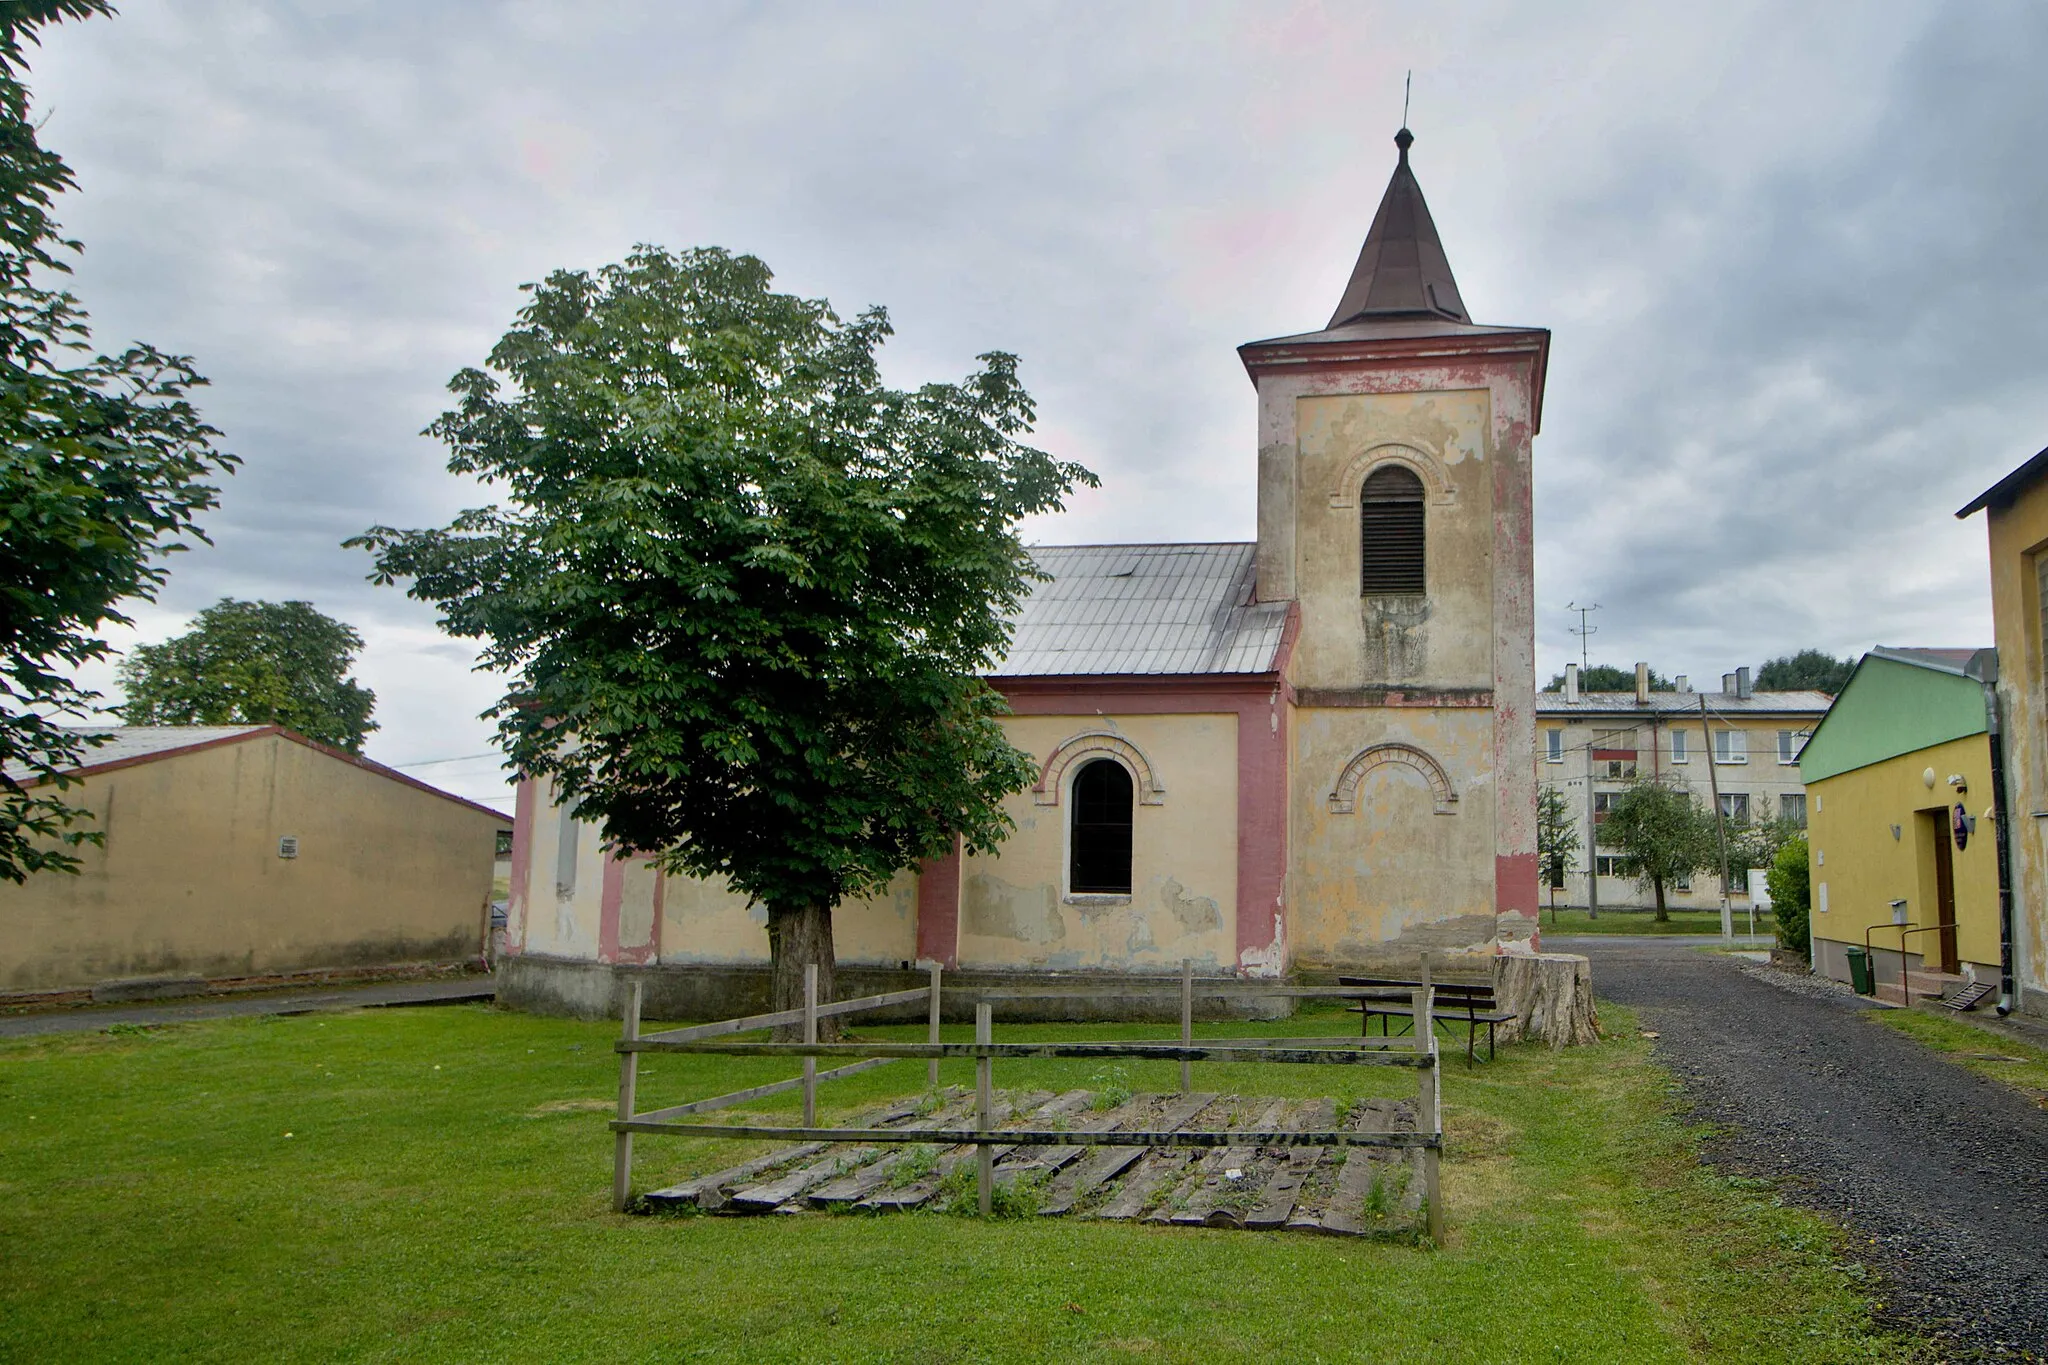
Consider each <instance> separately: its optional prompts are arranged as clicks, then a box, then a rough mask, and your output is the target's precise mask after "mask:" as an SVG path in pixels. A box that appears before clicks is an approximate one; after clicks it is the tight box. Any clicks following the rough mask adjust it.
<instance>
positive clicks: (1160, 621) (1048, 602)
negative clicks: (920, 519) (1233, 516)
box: [991, 541, 1290, 678]
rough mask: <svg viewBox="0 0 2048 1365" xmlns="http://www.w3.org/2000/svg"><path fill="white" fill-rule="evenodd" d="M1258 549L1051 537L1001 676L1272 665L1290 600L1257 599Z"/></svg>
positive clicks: (1037, 553)
mask: <svg viewBox="0 0 2048 1365" xmlns="http://www.w3.org/2000/svg"><path fill="white" fill-rule="evenodd" d="M1256 550H1257V547H1256V546H1255V545H1253V544H1251V543H1249V542H1240V541H1232V542H1224V543H1213V544H1196V545H1042V546H1036V547H1034V548H1033V549H1032V551H1031V557H1032V558H1033V559H1034V560H1036V561H1037V563H1038V567H1039V568H1040V569H1042V570H1044V571H1045V572H1046V573H1048V574H1050V575H1051V578H1050V580H1049V581H1047V582H1043V583H1039V584H1036V585H1034V587H1033V588H1032V591H1031V595H1030V596H1029V597H1028V598H1026V599H1025V601H1024V605H1023V607H1022V608H1021V609H1020V610H1019V611H1018V613H1017V617H1016V623H1015V634H1014V635H1013V636H1012V637H1011V641H1010V650H1009V653H1008V654H1007V655H1006V656H1005V657H1004V659H1003V661H1002V662H1001V663H1000V664H998V665H997V666H996V667H995V669H994V670H993V672H992V674H991V676H993V677H997V678H1018V677H1058V676H1073V675H1087V674H1112V675H1116V674H1120V675H1131V674H1191V673H1270V672H1272V671H1274V669H1276V668H1277V667H1278V666H1279V662H1278V661H1279V656H1280V646H1281V641H1282V640H1283V638H1284V637H1285V635H1286V631H1287V617H1288V611H1289V607H1290V604H1289V603H1286V602H1258V601H1254V600H1253V573H1254V569H1255V564H1256Z"/></svg>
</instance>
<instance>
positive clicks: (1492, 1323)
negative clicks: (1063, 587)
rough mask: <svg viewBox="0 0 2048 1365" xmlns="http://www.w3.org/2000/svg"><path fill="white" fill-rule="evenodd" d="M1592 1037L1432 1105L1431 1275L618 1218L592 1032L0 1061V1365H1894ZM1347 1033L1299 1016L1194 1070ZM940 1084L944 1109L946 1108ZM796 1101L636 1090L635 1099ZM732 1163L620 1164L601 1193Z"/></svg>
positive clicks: (390, 1022)
mask: <svg viewBox="0 0 2048 1365" xmlns="http://www.w3.org/2000/svg"><path fill="white" fill-rule="evenodd" d="M1602 1017H1603V1020H1604V1021H1605V1023H1606V1025H1607V1027H1608V1028H1609V1030H1610V1031H1611V1032H1612V1033H1613V1035H1614V1036H1613V1037H1611V1038H1610V1039H1609V1040H1608V1041H1606V1042H1603V1043H1601V1044H1600V1045H1598V1046H1596V1047H1590V1048H1580V1049H1573V1050H1569V1051H1566V1052H1562V1053H1557V1054H1552V1053H1549V1052H1547V1051H1543V1050H1541V1049H1540V1048H1529V1047H1521V1048H1508V1049H1503V1050H1502V1054H1501V1058H1500V1060H1499V1061H1498V1062H1496V1063H1493V1064H1491V1065H1481V1066H1479V1067H1477V1068H1474V1069H1470V1070H1468V1069H1466V1067H1465V1066H1464V1065H1463V1064H1462V1062H1461V1061H1458V1060H1455V1059H1453V1060H1452V1061H1451V1062H1450V1064H1449V1065H1448V1066H1447V1067H1446V1069H1445V1077H1444V1081H1445V1085H1444V1093H1445V1107H1446V1116H1447V1125H1448V1130H1449V1148H1448V1154H1447V1159H1446V1162H1445V1174H1444V1189H1445V1202H1446V1206H1447V1209H1448V1213H1449V1221H1450V1235H1449V1239H1448V1244H1447V1245H1446V1246H1445V1247H1443V1248H1441V1249H1436V1250H1432V1249H1430V1248H1427V1247H1421V1246H1416V1245H1409V1244H1401V1243H1395V1242H1364V1241H1354V1240H1349V1239H1337V1238H1318V1237H1313V1236H1302V1235H1289V1234H1254V1233H1241V1232H1227V1231H1210V1230H1206V1229H1159V1228H1152V1227H1131V1226H1126V1225H1121V1224H1111V1223H1088V1222H1070V1221H1067V1220H1064V1219H1038V1218H1020V1219H1013V1220H1007V1221H995V1222H990V1223H983V1222H981V1221H980V1220H978V1219H974V1218H966V1217H953V1216H945V1215H920V1214H907V1215H890V1216H881V1217H866V1216H858V1215H839V1216H832V1215H820V1216H817V1217H804V1218H758V1219H738V1218H713V1217H683V1218H630V1217H617V1216H614V1215H613V1214H612V1213H611V1212H610V1211H609V1208H608V1203H609V1186H610V1154H611V1146H612V1144H611V1140H610V1136H609V1134H608V1133H607V1131H606V1129H605V1126H604V1124H605V1119H606V1117H607V1114H606V1113H605V1112H604V1111H606V1110H608V1109H609V1108H610V1096H611V1095H612V1094H613V1093H614V1090H615V1087H616V1084H617V1069H616V1064H615V1059H614V1057H613V1054H612V1052H611V1049H610V1045H611V1041H612V1039H613V1037H614V1036H615V1032H616V1026H615V1025H598V1024H585V1023H576V1022H571V1021H564V1020H555V1019H540V1018H532V1017H528V1016H522V1015H516V1014H509V1013H503V1012H498V1011H493V1010H489V1009H485V1008H481V1007H475V1006H458V1007H451V1008H446V1009H436V1010H420V1011H397V1010H376V1011H365V1012H361V1013H356V1014H345V1015H327V1016H320V1017H298V1018H278V1019H244V1020H232V1021H222V1022H209V1023H205V1024H193V1025H183V1026H178V1027H173V1028H165V1029H158V1030H150V1031H146V1032H140V1031H131V1032H123V1033H119V1034H113V1035H109V1034H96V1035H86V1036H67V1037H59V1038H38V1039H32V1040H25V1041H22V1042H18V1043H9V1044H0V1246H4V1247H5V1248H6V1253H5V1254H4V1255H0V1358H5V1359H10V1360H13V1359H20V1360H76V1359H93V1360H131V1359H132V1360H150V1361H159V1360H187V1359H191V1360H203V1359H246V1358H249V1357H251V1356H252V1355H253V1356H261V1357H262V1358H264V1359H266V1360H320V1361H327V1360H337V1359H346V1360H406V1361H413V1360H464V1361H472V1360H510V1359H521V1360H524V1359H546V1360H565V1359H566V1360H581V1359H607V1360H611V1359H642V1358H648V1359H662V1360H687V1359H705V1360H733V1361H740V1360H744V1361H797V1360H833V1361H982V1360H991V1361H1001V1360H1061V1361H1107V1360H1236V1359H1243V1358H1249V1357H1254V1356H1257V1357H1266V1356H1271V1357H1273V1358H1277V1359H1283V1360H1288V1361H1304V1362H1306V1361H1316V1360H1328V1361H1338V1360H1343V1361H1353V1360H1363V1359H1370V1360H1375V1361H1410V1360H1413V1361H1432V1362H1441V1361H1453V1360H1455V1361H1461V1362H1464V1361H1472V1362H1485V1361H1559V1360H1569V1361H1627V1362H1654V1361H1688V1360H1743V1361H1760V1360H1786V1361H1792V1360H1797V1361H1817V1362H1825V1361H1851V1360H1897V1359H1915V1358H1917V1356H1916V1353H1915V1348H1913V1347H1912V1346H1911V1345H1910V1344H1908V1343H1905V1342H1902V1341H1900V1340H1898V1339H1896V1338H1887V1337H1883V1336H1880V1335H1877V1331H1878V1329H1877V1328H1875V1327H1874V1326H1873V1324H1872V1321H1871V1316H1870V1304H1869V1302H1868V1299H1867V1296H1866V1294H1865V1293H1864V1291H1863V1288H1862V1285H1861V1281H1860V1276H1859V1275H1858V1274H1857V1272H1856V1271H1855V1269H1854V1267H1852V1266H1847V1265H1845V1264H1843V1263H1842V1262H1840V1261H1839V1260H1838V1259H1837V1253H1838V1249H1839V1247H1840V1241H1839V1238H1838V1236H1837V1235H1836V1234H1835V1233H1834V1232H1833V1231H1832V1230H1831V1229H1830V1228H1829V1226H1828V1225H1826V1224H1824V1223H1823V1222H1821V1221H1820V1220H1818V1219H1816V1218H1814V1217H1812V1216H1810V1215H1808V1214H1805V1213H1802V1212H1799V1211H1796V1210H1792V1209H1788V1208H1785V1207H1782V1206H1780V1205H1779V1204H1778V1203H1777V1202H1776V1201H1775V1200H1774V1199H1772V1198H1771V1197H1770V1196H1769V1194H1768V1192H1767V1191H1764V1190H1761V1189H1758V1188H1756V1187H1753V1186H1751V1185H1746V1184H1744V1183H1741V1182H1735V1181H1729V1180H1725V1179H1721V1178H1719V1177H1717V1176H1715V1175H1713V1174H1712V1173H1710V1172H1709V1171H1708V1170H1706V1169H1705V1168H1703V1167H1701V1166H1700V1165H1699V1163H1698V1161H1697V1155H1696V1147H1695V1143H1694V1135H1693V1134H1692V1133H1690V1132H1689V1131H1687V1130H1686V1129H1684V1128H1682V1127H1681V1126H1680V1125H1679V1124H1678V1123H1677V1122H1676V1121H1674V1120H1673V1119H1672V1118H1671V1117H1670V1113H1671V1098H1672V1094H1671V1090H1670V1082H1669V1080H1668V1077H1667V1076H1666V1075H1665V1073H1663V1072H1662V1071H1660V1070H1658V1069H1657V1068H1656V1067H1655V1066H1654V1065H1652V1063H1651V1061H1650V1057H1649V1051H1648V1044H1647V1043H1645V1042H1644V1041H1643V1040H1642V1039H1641V1038H1640V1037H1639V1036H1638V1035H1637V1032H1636V1029H1635V1027H1634V1023H1633V1020H1632V1018H1631V1017H1630V1015H1629V1014H1628V1012H1627V1011H1625V1010H1622V1009H1620V1008H1618V1007H1616V1006H1612V1005H1608V1006H1605V1007H1604V1009H1603V1016H1602ZM1351 1027H1353V1025H1352V1024H1351V1023H1350V1017H1349V1016H1346V1015H1341V1014H1333V1013H1322V1014H1310V1015H1304V1016H1302V1017H1301V1018H1298V1019H1295V1020H1292V1021H1289V1022H1288V1023H1285V1024H1280V1025H1275V1024H1271V1023H1265V1024H1247V1025H1210V1026H1204V1027H1203V1029H1202V1032H1203V1033H1205V1034H1209V1035H1219V1034H1228V1033H1235V1034H1238V1035H1245V1034H1264V1035H1272V1034H1275V1033H1282V1032H1293V1033H1299V1034H1318V1033H1322V1034H1328V1033H1333V1032H1345V1031H1348V1029H1349V1028H1351ZM1169 1031H1170V1030H1169V1029H1168V1028H1162V1027H1158V1026H1153V1027H1150V1028H1133V1027H1118V1026H1106V1025H1105V1026H1071V1027H1060V1028H1053V1027H1045V1026H1017V1027H1014V1028H999V1029H998V1031H997V1036H998V1038H1002V1037H1005V1036H1008V1037H1010V1038H1021V1037H1041V1038H1042V1037H1047V1036H1065V1037H1087V1038H1103V1037H1115V1036H1123V1037H1132V1036H1142V1037H1155V1038H1157V1037H1162V1036H1165V1035H1166V1034H1167V1033H1168V1032H1169ZM897 1032H898V1031H894V1030H876V1031H875V1033H876V1034H878V1035H881V1034H890V1035H895V1034H897ZM914 1033H915V1031H906V1035H908V1036H914ZM949 1036H953V1037H965V1036H966V1033H965V1031H964V1030H953V1031H951V1032H950V1033H949ZM970 1065H971V1064H969V1063H964V1062H962V1063H948V1064H947V1066H946V1068H945V1073H944V1079H945V1080H946V1081H948V1082H949V1083H955V1084H967V1083H969V1082H970V1080H971V1073H970ZM1095 1069H1096V1068H1095V1067H1094V1065H1093V1064H1090V1063H1082V1062H1067V1063H1061V1062H1045V1063H1038V1062H1034V1063H1019V1064H1000V1065H999V1066H998V1068H997V1079H998V1083H999V1084H1001V1085H1004V1086H1015V1087H1024V1086H1031V1085H1044V1086H1068V1085H1085V1084H1087V1083H1088V1081H1089V1077H1090V1073H1091V1072H1092V1071H1094V1070H1095ZM793 1070H794V1067H793V1066H792V1064H791V1063H789V1062H788V1060H787V1059H782V1060H781V1061H780V1062H778V1061H777V1060H775V1059H764V1060H756V1059H733V1058H713V1057H701V1058H700V1057H676V1056H650V1057H648V1058H646V1059H644V1061H643V1067H642V1073H641V1094H642V1096H643V1098H644V1099H645V1100H646V1101H647V1102H648V1103H649V1104H650V1105H651V1104H658V1103H672V1102H676V1101H679V1100H681V1099H685V1098H691V1097H696V1096H703V1095H708V1094H712V1093H716V1092H719V1091H726V1090H732V1089H736V1088H739V1087H742V1086H746V1085H752V1084H758V1083H760V1082H762V1081H767V1080H773V1079H779V1078H780V1077H781V1076H783V1075H786V1074H790V1073H791V1072H792V1071H793ZM921 1072H922V1065H921V1064H918V1063H897V1064H895V1065H893V1066H887V1067H880V1068H877V1069H876V1070H874V1071H871V1072H867V1073H864V1074H862V1075H860V1076H858V1077H854V1078H851V1079H849V1080H847V1081H843V1082H839V1083H836V1084H835V1085H833V1086H831V1087H828V1088H827V1089H826V1090H825V1091H824V1092H823V1094H824V1095H825V1096H827V1097H829V1099H830V1100H831V1101H832V1102H833V1103H835V1104H837V1105H841V1106H844V1108H843V1109H842V1110H841V1111H840V1112H842V1113H843V1112H845V1110H847V1109H851V1108H855V1107H858V1106H861V1105H864V1104H867V1103H871V1102H873V1101H874V1100H876V1099H878V1098H880V1097H883V1096H885V1095H890V1094H896V1093H902V1092H903V1091H904V1090H906V1089H909V1088H914V1087H916V1086H918V1085H919V1084H920V1082H921V1081H922V1075H921ZM1176 1072H1177V1067H1175V1066H1174V1065H1173V1064H1171V1063H1165V1064H1153V1063H1139V1064H1135V1065H1132V1066H1130V1067H1129V1073H1130V1074H1129V1077H1128V1084H1130V1085H1131V1086H1132V1087H1133V1088H1135V1089H1170V1088H1172V1086H1173V1085H1174V1084H1175V1083H1176ZM1195 1075H1196V1083H1197V1085H1199V1086H1202V1087H1204V1088H1211V1089H1238V1090H1243V1091H1254V1090H1256V1091H1261V1092H1263V1093H1269V1094H1304V1095H1306V1094H1330V1095H1337V1096H1340V1097H1345V1096H1350V1095H1355V1094H1359V1093H1409V1092H1408V1091H1407V1087H1408V1086H1409V1085H1411V1084H1412V1078H1411V1077H1410V1076H1409V1075H1408V1074H1407V1073H1405V1072H1404V1073H1402V1074H1401V1075H1398V1076H1395V1075H1391V1074H1388V1073H1387V1072H1386V1071H1384V1070H1382V1069H1371V1070H1367V1069H1365V1068H1343V1067H1298V1066H1266V1067H1254V1066H1250V1065H1236V1064H1233V1065H1221V1064H1218V1065H1207V1064H1197V1067H1196V1071H1195ZM794 1105H795V1099H794V1097H793V1096H792V1097H790V1102H789V1104H788V1105H778V1104H775V1103H772V1102H771V1103H764V1104H763V1105H762V1106H761V1107H760V1110H759V1111H758V1112H762V1113H773V1114H777V1115H780V1116H782V1117H783V1118H784V1119H787V1117H788V1116H789V1115H790V1114H791V1113H792V1112H793V1110H794ZM741 1150H742V1149H741V1148H740V1147H739V1146H738V1145H737V1144H730V1143H719V1142H714V1141H712V1140H708V1139H705V1140H681V1139H660V1138H651V1137H642V1138H640V1139H639V1151H640V1154H641V1160H640V1165H639V1177H640V1178H639V1180H638V1181H637V1182H636V1183H637V1184H638V1186H639V1187H640V1188H642V1189H646V1188H652V1187H653V1186H654V1185H655V1184H656V1183H659V1182H664V1181H667V1180H670V1179H673V1178H676V1177H679V1176H680V1175H682V1174H684V1173H686V1172H688V1171H692V1170H704V1169H709V1168H710V1167H711V1166H712V1165H713V1164H714V1163H716V1164H726V1163H729V1162H730V1161H732V1160H735V1159H737V1158H738V1155H739V1154H740V1152H741Z"/></svg>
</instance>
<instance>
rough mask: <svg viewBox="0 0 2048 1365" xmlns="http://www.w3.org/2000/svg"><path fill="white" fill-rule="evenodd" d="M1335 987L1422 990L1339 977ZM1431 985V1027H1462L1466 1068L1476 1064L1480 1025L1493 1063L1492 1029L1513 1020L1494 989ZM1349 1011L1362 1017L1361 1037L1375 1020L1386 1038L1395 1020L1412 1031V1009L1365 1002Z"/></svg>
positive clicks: (1378, 979)
mask: <svg viewBox="0 0 2048 1365" xmlns="http://www.w3.org/2000/svg"><path fill="white" fill-rule="evenodd" d="M1337 984H1338V985H1340V986H1364V987H1371V988H1372V989H1375V990H1388V989H1393V990H1404V991H1413V990H1420V989H1421V988H1422V983H1421V982H1420V981H1401V980H1396V979H1394V978H1392V977H1384V976H1340V977H1338V978H1337ZM1430 985H1431V987H1432V988H1433V989H1434V991H1435V992H1436V1001H1435V1005H1434V1007H1433V1008H1432V1009H1431V1010H1430V1023H1431V1024H1435V1023H1437V1022H1439V1021H1442V1022H1444V1023H1449V1024H1463V1025H1465V1064H1466V1065H1467V1066H1470V1065H1472V1063H1473V1062H1474V1061H1475V1060H1477V1057H1476V1052H1477V1047H1478V1038H1479V1027H1480V1025H1482V1024H1483V1025H1485V1026H1486V1060H1487V1061H1489V1062H1490V1061H1492V1060H1493V1031H1494V1028H1495V1027H1496V1026H1497V1025H1500V1024H1505V1023H1507V1022H1509V1021H1510V1020H1512V1019H1513V1018H1514V1017H1515V1016H1514V1015H1512V1014H1509V1013H1506V1012H1504V1011H1502V1009H1501V1008H1500V1002H1499V1001H1498V1000H1497V999H1495V998H1494V994H1493V987H1492V986H1491V985H1477V984H1472V983H1466V982H1457V981H1433V982H1431V983H1430ZM1350 1008H1351V1009H1353V1010H1355V1011H1357V1012H1358V1013H1359V1014H1360V1015H1361V1016H1362V1017H1361V1018H1360V1019H1359V1021H1358V1031H1359V1036H1361V1037H1363V1036H1365V1035H1366V1034H1368V1033H1370V1032H1371V1030H1372V1021H1373V1019H1374V1018H1378V1019H1379V1021H1380V1033H1381V1035H1382V1036H1387V1035H1388V1034H1390V1033H1391V1031H1392V1028H1393V1025H1392V1023H1391V1022H1389V1021H1391V1020H1394V1019H1406V1020H1408V1021H1409V1027H1410V1029H1413V1027H1414V1020H1413V1017H1412V1016H1413V1010H1412V1008H1411V1007H1410V1006H1408V1005H1406V1004H1402V1003H1399V1002H1396V1001H1378V1000H1366V1001H1362V1002H1360V1003H1359V1004H1356V1005H1353V1006H1351V1007H1350Z"/></svg>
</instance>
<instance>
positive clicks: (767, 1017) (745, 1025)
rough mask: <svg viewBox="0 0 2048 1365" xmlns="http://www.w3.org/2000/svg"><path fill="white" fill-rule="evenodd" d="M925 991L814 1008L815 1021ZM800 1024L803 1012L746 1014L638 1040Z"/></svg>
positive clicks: (901, 1001)
mask: <svg viewBox="0 0 2048 1365" xmlns="http://www.w3.org/2000/svg"><path fill="white" fill-rule="evenodd" d="M926 990H927V988H926V987H923V986H919V987H918V988H917V989H916V990H913V991H888V992H886V993H884V994H882V995H863V996H860V997H859V998H857V999H853V1000H835V1001H833V1002H832V1003H831V1004H828V1005H820V1006H818V1018H820V1019H829V1018H831V1017H832V1016H834V1015H839V1014H857V1013H859V1012H860V1011H862V1010H876V1009H882V1008H885V1007H886V1006H889V1005H911V1004H915V1003H917V1002H918V1001H920V1000H923V999H924V998H925V993H926ZM803 1021H804V1012H803V1011H802V1010H801V1009H793V1010H777V1011H775V1012H774V1013H773V1014H750V1015H747V1016H745V1017H744V1018H740V1019H720V1020H717V1021H715V1022H713V1023H709V1024H690V1025H687V1026H685V1027H683V1028H671V1029H663V1030H662V1031H661V1032H659V1033H646V1034H642V1035H641V1039H642V1041H649V1040H654V1039H660V1040H662V1041H665V1042H672V1043H685V1042H693V1041H697V1040H700V1039H704V1038H722V1037H724V1036H725V1035H726V1034H728V1033H752V1032H754V1031H755V1030H756V1029H764V1028H780V1027H781V1026H782V1025H784V1024H801V1023H802V1022H803Z"/></svg>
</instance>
